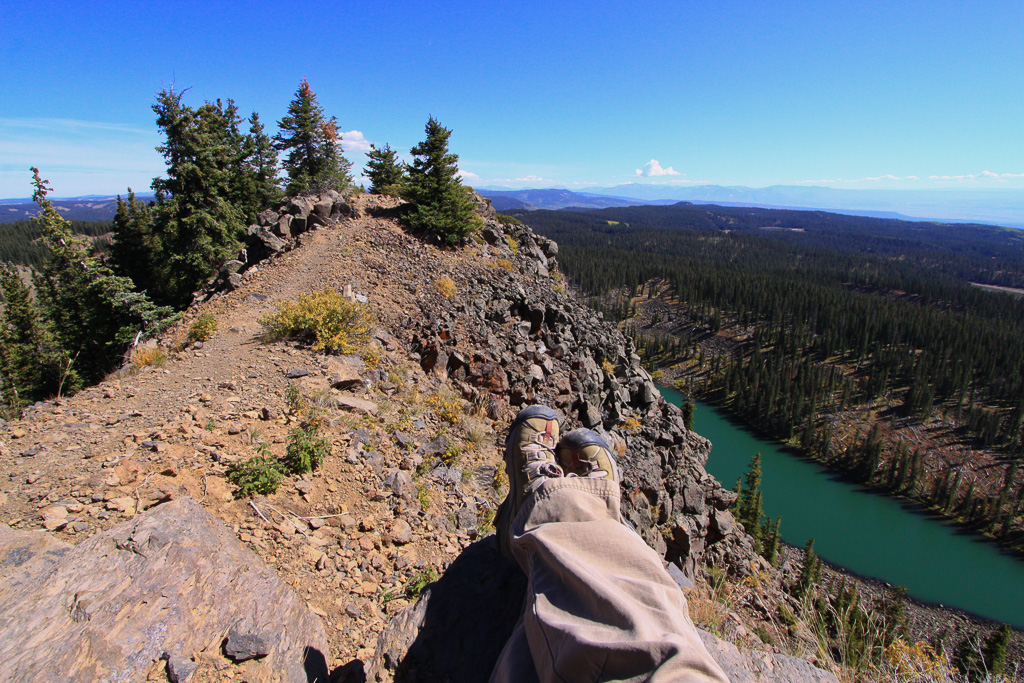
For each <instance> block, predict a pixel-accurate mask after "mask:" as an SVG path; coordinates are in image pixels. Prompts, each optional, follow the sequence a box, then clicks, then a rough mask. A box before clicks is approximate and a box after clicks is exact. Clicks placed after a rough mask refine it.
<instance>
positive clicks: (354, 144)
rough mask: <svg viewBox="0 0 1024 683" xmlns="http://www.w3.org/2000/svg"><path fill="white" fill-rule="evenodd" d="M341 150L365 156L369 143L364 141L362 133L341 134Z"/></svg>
mask: <svg viewBox="0 0 1024 683" xmlns="http://www.w3.org/2000/svg"><path fill="white" fill-rule="evenodd" d="M341 148H342V149H343V150H344V151H346V152H359V153H361V154H366V153H367V152H369V151H370V141H369V140H367V139H366V137H365V136H364V135H363V132H362V131H359V130H350V131H348V132H347V133H344V132H343V133H342V134H341Z"/></svg>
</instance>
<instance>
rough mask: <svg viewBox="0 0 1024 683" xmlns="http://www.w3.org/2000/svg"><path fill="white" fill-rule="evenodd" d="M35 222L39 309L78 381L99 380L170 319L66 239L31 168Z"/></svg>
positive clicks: (65, 225)
mask: <svg viewBox="0 0 1024 683" xmlns="http://www.w3.org/2000/svg"><path fill="white" fill-rule="evenodd" d="M32 173H33V180H32V183H33V185H34V186H35V188H36V189H35V192H34V193H33V199H35V201H36V203H37V204H38V205H39V215H38V217H37V219H36V220H37V221H38V223H39V226H40V229H41V231H42V236H43V240H44V241H45V243H46V245H47V247H49V249H50V251H51V252H52V256H51V257H50V259H49V261H47V263H46V265H45V266H44V267H43V269H42V271H41V272H40V273H39V274H38V275H37V276H36V278H35V287H36V292H37V294H38V296H39V301H40V305H41V308H42V310H43V311H44V312H45V315H46V317H47V319H48V320H49V321H50V324H51V325H52V327H53V330H54V333H55V336H56V339H57V342H58V343H59V344H60V346H61V347H62V348H63V350H64V353H66V354H67V355H68V356H70V357H71V358H73V359H76V360H75V368H76V369H77V371H78V374H79V376H81V377H82V378H83V379H85V380H87V381H90V382H91V381H96V380H99V379H101V378H102V377H103V376H104V375H105V374H106V373H108V372H110V371H111V370H113V369H114V368H115V367H117V365H118V364H119V363H120V362H121V359H122V357H123V354H124V352H125V351H126V350H127V349H128V347H129V346H130V345H131V344H132V343H133V342H135V341H136V340H137V338H145V337H149V336H152V335H153V334H155V333H157V332H159V331H160V330H162V329H163V328H165V327H166V326H167V325H168V324H169V323H170V322H172V320H173V317H172V316H173V312H172V311H171V309H169V308H162V307H157V306H155V305H154V304H153V302H152V301H150V300H149V298H148V297H147V296H146V295H144V294H140V293H138V292H136V291H135V290H134V288H133V286H132V281H131V280H130V279H129V278H127V277H120V276H117V275H114V273H113V272H112V271H111V270H110V268H109V267H107V266H106V265H104V264H103V263H101V262H100V261H99V260H98V259H97V258H95V257H93V256H91V255H90V254H89V246H88V243H87V241H86V240H85V239H83V238H81V237H78V236H75V235H72V233H71V228H70V224H69V222H68V221H66V220H64V218H63V217H62V216H61V215H60V214H59V213H58V212H57V210H56V209H55V208H54V206H53V204H52V203H51V202H50V200H48V199H47V198H46V195H47V193H48V192H49V189H50V188H49V184H48V183H47V182H46V181H45V180H42V179H41V178H40V177H39V170H38V169H35V168H33V169H32Z"/></svg>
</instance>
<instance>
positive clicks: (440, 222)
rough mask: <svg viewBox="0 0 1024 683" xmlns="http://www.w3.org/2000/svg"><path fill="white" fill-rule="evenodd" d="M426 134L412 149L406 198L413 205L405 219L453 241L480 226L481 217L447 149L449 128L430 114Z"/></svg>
mask: <svg viewBox="0 0 1024 683" xmlns="http://www.w3.org/2000/svg"><path fill="white" fill-rule="evenodd" d="M426 134H427V137H426V139H425V140H424V141H423V142H421V143H420V144H418V145H416V146H415V147H413V148H412V150H411V153H412V156H413V162H412V166H411V167H410V168H409V182H408V185H407V187H406V192H405V197H406V199H408V200H410V201H411V202H413V204H414V206H413V207H412V208H411V209H410V211H409V212H408V214H407V220H408V223H409V225H410V226H411V227H412V228H414V229H418V230H426V231H427V232H430V233H433V234H435V235H437V236H438V237H440V238H441V240H442V241H444V242H446V243H447V244H455V243H457V242H459V241H460V240H463V239H465V238H466V237H468V236H469V235H471V234H473V233H474V232H476V231H477V230H478V229H479V227H480V223H481V221H480V217H479V216H478V215H477V214H476V207H475V205H474V203H473V200H472V199H471V198H470V195H469V190H468V189H467V188H466V187H464V186H463V185H462V182H461V180H460V179H459V166H458V164H459V157H458V155H457V154H452V153H451V152H449V151H448V138H449V137H451V134H452V132H451V130H449V129H447V128H445V127H444V126H442V125H441V124H440V123H438V122H437V119H435V118H434V117H433V116H431V117H430V118H429V119H428V120H427V125H426Z"/></svg>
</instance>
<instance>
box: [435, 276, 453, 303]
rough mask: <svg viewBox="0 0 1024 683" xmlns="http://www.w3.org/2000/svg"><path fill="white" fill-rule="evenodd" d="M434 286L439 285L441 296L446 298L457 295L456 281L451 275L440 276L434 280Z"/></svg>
mask: <svg viewBox="0 0 1024 683" xmlns="http://www.w3.org/2000/svg"><path fill="white" fill-rule="evenodd" d="M434 286H435V287H437V291H439V292H441V296H443V297H444V298H445V299H451V298H452V297H453V296H455V281H454V280H452V279H451V278H450V277H439V278H437V279H436V280H434Z"/></svg>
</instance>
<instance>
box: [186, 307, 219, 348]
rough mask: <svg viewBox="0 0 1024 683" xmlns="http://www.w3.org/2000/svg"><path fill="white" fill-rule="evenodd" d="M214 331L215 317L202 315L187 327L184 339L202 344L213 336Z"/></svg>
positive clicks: (211, 314)
mask: <svg viewBox="0 0 1024 683" xmlns="http://www.w3.org/2000/svg"><path fill="white" fill-rule="evenodd" d="M216 329H217V316H215V315H214V314H213V313H203V314H202V315H201V316H199V317H198V318H196V319H195V320H194V321H192V324H191V325H189V327H188V336H187V337H185V339H186V340H187V341H189V342H204V341H207V340H208V339H209V338H210V337H212V336H213V331H214V330H216Z"/></svg>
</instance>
